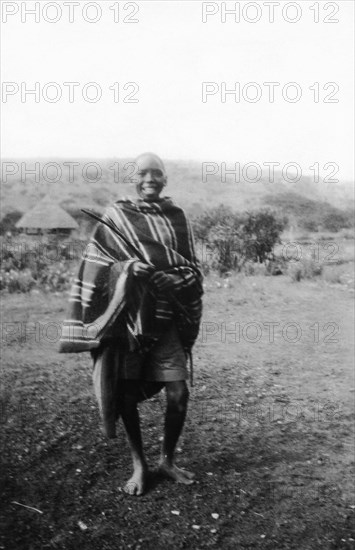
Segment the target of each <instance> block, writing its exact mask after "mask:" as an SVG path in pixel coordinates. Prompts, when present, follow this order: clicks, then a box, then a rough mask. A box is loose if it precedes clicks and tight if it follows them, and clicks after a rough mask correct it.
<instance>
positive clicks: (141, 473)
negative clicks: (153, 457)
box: [123, 468, 147, 496]
mask: <svg viewBox="0 0 355 550" xmlns="http://www.w3.org/2000/svg"><path fill="white" fill-rule="evenodd" d="M146 478H147V469H144V468H139V469H137V470H135V471H134V472H133V475H132V477H130V478H129V480H128V481H127V483H126V485H125V486H124V487H123V490H124V492H125V493H127V494H128V495H136V496H140V495H142V494H143V493H144V490H145V482H146Z"/></svg>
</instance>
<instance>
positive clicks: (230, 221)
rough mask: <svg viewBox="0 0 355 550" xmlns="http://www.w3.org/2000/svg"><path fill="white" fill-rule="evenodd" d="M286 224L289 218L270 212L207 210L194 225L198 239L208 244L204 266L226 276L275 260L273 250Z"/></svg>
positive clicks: (220, 208)
mask: <svg viewBox="0 0 355 550" xmlns="http://www.w3.org/2000/svg"><path fill="white" fill-rule="evenodd" d="M286 223H287V220H286V218H277V217H276V216H275V215H274V214H273V213H272V212H271V211H268V210H260V211H259V212H247V213H244V214H239V213H236V212H233V211H232V210H231V209H230V208H228V207H225V206H218V207H216V208H212V209H210V210H208V211H206V212H205V213H204V214H203V215H202V216H199V217H198V218H196V219H195V220H194V224H193V225H194V230H195V236H196V238H197V239H198V240H200V241H202V242H203V243H204V244H205V251H206V254H205V258H204V260H205V261H203V264H204V267H205V268H210V267H212V268H216V269H217V270H218V271H219V272H220V273H223V272H226V271H229V270H233V269H236V270H237V271H240V270H241V269H242V268H243V266H244V265H245V263H246V262H248V261H249V262H258V263H264V262H265V261H267V260H272V259H274V256H273V250H274V247H275V245H276V244H277V243H279V242H281V241H280V235H281V233H282V231H283V229H284V228H285V226H286ZM208 252H210V253H211V254H208ZM210 256H212V260H211V261H208V259H209V257H210ZM206 260H207V261H206Z"/></svg>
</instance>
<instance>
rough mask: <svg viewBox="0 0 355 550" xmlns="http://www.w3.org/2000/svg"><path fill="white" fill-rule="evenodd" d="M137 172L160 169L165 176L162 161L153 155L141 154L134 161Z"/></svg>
mask: <svg viewBox="0 0 355 550" xmlns="http://www.w3.org/2000/svg"><path fill="white" fill-rule="evenodd" d="M135 163H136V164H137V166H138V170H147V169H160V170H161V171H162V172H163V173H164V174H166V170H165V166H164V163H163V161H162V160H161V158H160V157H158V155H156V154H155V153H142V154H141V155H139V156H138V157H137V158H136V159H135Z"/></svg>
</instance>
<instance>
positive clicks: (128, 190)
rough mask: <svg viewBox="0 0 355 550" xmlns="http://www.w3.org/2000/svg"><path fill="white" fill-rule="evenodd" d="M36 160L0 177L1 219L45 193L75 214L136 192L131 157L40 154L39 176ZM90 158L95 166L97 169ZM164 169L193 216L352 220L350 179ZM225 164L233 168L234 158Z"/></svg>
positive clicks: (173, 164)
mask: <svg viewBox="0 0 355 550" xmlns="http://www.w3.org/2000/svg"><path fill="white" fill-rule="evenodd" d="M4 162H15V161H9V160H7V161H6V160H5V161H4ZM35 162H36V161H35V160H33V159H26V160H23V161H21V160H17V161H16V163H17V168H18V171H17V173H15V174H13V175H11V176H10V175H9V176H8V177H7V181H6V182H5V181H2V183H1V204H2V206H1V217H2V218H3V217H4V216H5V215H6V214H8V213H9V212H14V211H17V212H21V213H25V212H27V211H28V210H29V209H30V208H32V207H33V206H34V205H35V204H37V203H38V201H39V200H41V199H42V198H43V197H44V196H48V197H50V198H51V199H52V200H53V201H56V202H58V203H59V204H60V205H61V206H62V207H63V208H65V209H66V210H67V211H68V212H70V213H71V214H72V215H73V216H74V217H77V218H78V217H80V216H79V215H80V208H85V207H86V208H87V207H89V208H95V209H96V210H98V211H102V210H103V209H104V208H105V206H106V205H107V204H109V203H111V202H113V201H115V200H118V199H120V198H122V197H124V196H127V195H132V194H133V195H134V194H135V186H134V184H132V183H129V179H130V176H131V175H132V174H133V172H134V167H133V166H132V164H127V163H130V159H119V160H117V159H71V160H70V161H68V160H63V159H55V160H48V159H42V160H40V161H37V162H39V165H38V168H39V170H38V172H39V174H38V175H39V177H38V178H37V181H36V176H35V174H31V173H29V172H28V173H26V172H25V170H26V169H27V170H30V169H32V170H33V168H34V166H35ZM21 163H23V164H22V166H21ZM69 163H73V164H71V165H70V164H69ZM74 163H77V164H74ZM93 163H97V165H99V170H100V172H99V174H98V172H97V167H95V165H94V164H93ZM166 168H167V172H168V187H167V190H166V191H167V193H166V194H167V195H169V196H171V197H172V198H173V199H174V200H175V201H176V202H177V203H178V204H180V205H181V206H182V207H183V208H185V209H186V210H187V212H188V213H189V215H190V216H193V217H194V216H198V215H199V214H200V213H202V212H203V211H204V210H206V209H207V208H211V207H214V206H217V205H218V204H225V205H228V206H229V207H230V208H232V209H233V210H236V211H246V210H257V209H260V208H264V207H270V208H272V209H273V210H275V211H277V212H280V213H281V214H286V215H287V216H288V217H289V219H290V223H292V224H294V225H296V226H299V227H302V228H305V229H309V230H317V228H321V227H323V228H324V223H325V225H327V224H328V226H329V227H328V229H329V230H332V229H331V224H332V221H331V219H336V220H338V221H337V222H336V225H337V226H339V224H340V226H343V227H349V226H350V225H351V224H352V215H353V210H354V195H353V187H352V184H351V183H350V182H345V183H333V184H325V183H323V182H320V183H314V182H313V181H312V179H311V178H309V177H306V176H303V177H302V178H301V179H300V180H299V181H298V182H296V183H288V182H287V181H285V180H284V179H283V178H282V175H281V173H277V172H275V178H274V182H273V183H271V182H269V181H268V174H267V173H266V172H265V175H264V174H263V177H262V178H261V180H260V181H258V182H254V183H252V182H250V181H245V180H243V179H241V181H240V182H238V183H237V182H235V178H234V176H229V177H228V176H227V178H226V181H225V182H223V181H222V178H221V175H220V167H219V166H217V165H216V170H217V169H218V173H216V174H214V175H208V176H206V177H203V173H202V163H201V162H197V161H186V160H184V161H177V160H171V161H166ZM228 168H232V163H230V164H229V165H228ZM15 169H16V168H15ZM21 169H22V175H21ZM52 180H53V181H52ZM55 180H58V181H55ZM95 180H96V181H95ZM329 220H330V221H329ZM328 222H329V223H328ZM307 224H308V225H307ZM334 230H336V229H334Z"/></svg>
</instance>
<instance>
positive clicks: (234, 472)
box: [0, 277, 355, 550]
mask: <svg viewBox="0 0 355 550" xmlns="http://www.w3.org/2000/svg"><path fill="white" fill-rule="evenodd" d="M65 300H66V297H63V296H59V295H58V296H50V295H47V296H44V295H42V294H35V293H33V294H32V295H30V296H25V295H10V296H6V297H3V300H2V302H3V319H2V382H1V397H2V409H1V411H2V416H1V432H2V443H1V445H2V448H1V462H2V465H1V473H2V493H3V495H2V499H1V501H2V517H3V519H2V522H3V525H4V528H5V529H4V530H3V534H2V535H1V538H0V549H1V548H3V549H4V548H5V549H9V550H13V549H16V550H22V549H23V550H25V549H26V550H34V549H45V548H48V549H50V548H54V549H63V550H71V549H73V550H74V549H78V548H83V549H91V548H95V549H107V550H111V549H112V550H113V549H114V550H116V549H119V548H122V549H125V548H136V549H138V548H141V549H144V548H149V549H150V548H154V549H160V548H164V549H166V548H169V549H170V548H173V549H174V548H193V549H195V548H196V549H197V548H201V549H202V548H216V549H217V548H218V549H219V548H223V549H224V548H226V549H233V550H236V549H244V548H245V549H246V548H262V549H270V550H274V549H291V548H292V549H295V550H296V549H297V550H304V549H309V550H311V549H312V550H313V549H314V548H322V549H323V550H326V549H347V548H351V547H353V544H354V542H353V541H354V539H355V534H354V519H353V518H354V516H355V509H354V505H355V502H354V495H353V490H352V489H353V486H352V481H351V477H352V475H351V474H352V473H353V463H354V462H353V461H354V449H353V435H354V434H353V429H352V426H353V402H354V377H353V348H352V341H353V334H352V328H353V293H352V292H350V291H349V289H346V288H345V287H343V286H341V285H333V286H326V285H324V284H323V283H320V282H319V283H317V282H301V283H291V282H290V281H289V280H288V279H286V278H284V277H273V278H271V277H248V278H240V279H238V278H237V279H235V280H234V281H233V283H232V287H229V288H224V287H223V283H222V287H221V288H219V287H217V285H216V281H215V280H214V279H209V280H208V281H207V287H206V296H205V310H204V319H203V321H204V322H203V325H202V327H201V333H200V337H199V340H198V342H197V345H196V348H195V353H194V359H195V386H194V387H193V388H192V389H191V401H190V409H189V415H188V420H187V423H186V428H185V431H184V435H183V437H182V440H181V444H180V447H179V455H178V457H179V462H180V465H181V466H182V467H183V468H186V469H191V470H192V471H195V473H196V479H197V482H196V483H195V484H193V485H191V486H188V487H186V486H180V485H177V484H174V483H172V482H170V481H169V480H165V479H162V478H159V477H158V476H157V475H156V474H154V472H153V474H152V475H151V477H150V480H149V487H148V491H147V493H146V494H145V495H144V496H142V497H140V498H133V497H129V496H127V495H125V494H124V493H123V492H122V491H121V490H120V488H121V486H122V485H123V484H124V481H125V480H126V479H127V477H128V475H129V468H130V466H129V452H128V448H127V445H126V442H125V439H124V433H123V429H122V426H119V428H118V436H119V437H118V440H116V441H106V440H105V439H104V438H103V436H102V435H101V432H100V425H99V419H98V412H97V407H96V403H95V400H94V397H93V393H92V387H91V366H90V360H89V357H88V355H87V354H81V355H68V356H64V355H59V354H57V353H56V343H55V341H56V339H57V327H56V325H55V323H58V322H59V321H61V320H62V319H63V317H64V309H65ZM36 323H37V324H36ZM48 323H52V324H50V325H48ZM45 325H46V326H45ZM272 326H273V327H274V328H273V329H272ZM25 329H26V330H25ZM232 330H233V331H234V333H232V332H231V331H232ZM21 331H22V333H21ZM226 331H229V333H226ZM163 407H164V395H163V394H161V395H159V396H158V397H157V398H155V399H153V400H151V401H149V402H146V403H144V404H142V405H141V413H142V419H143V430H144V435H145V441H146V448H147V456H148V460H149V463H150V464H151V465H154V463H155V462H156V459H157V457H158V454H159V445H160V442H159V437H160V436H161V434H162V409H163ZM14 501H15V502H17V503H20V504H24V505H27V506H31V507H34V508H36V509H37V510H40V511H41V512H42V513H39V511H35V510H33V509H29V508H24V507H23V506H20V505H19V504H15V503H14ZM212 514H213V516H212ZM80 522H82V523H80Z"/></svg>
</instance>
